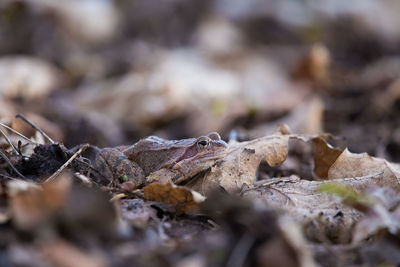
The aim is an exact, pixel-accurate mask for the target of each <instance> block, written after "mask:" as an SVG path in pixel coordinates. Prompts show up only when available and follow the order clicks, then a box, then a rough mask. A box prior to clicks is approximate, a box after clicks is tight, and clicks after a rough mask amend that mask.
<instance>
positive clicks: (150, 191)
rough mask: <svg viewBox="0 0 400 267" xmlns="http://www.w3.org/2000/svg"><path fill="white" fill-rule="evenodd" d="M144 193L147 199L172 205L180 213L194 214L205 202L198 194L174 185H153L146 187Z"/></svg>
mask: <svg viewBox="0 0 400 267" xmlns="http://www.w3.org/2000/svg"><path fill="white" fill-rule="evenodd" d="M143 191H144V197H145V198H146V199H148V200H153V201H159V202H165V203H169V204H172V205H174V206H175V209H176V210H177V212H179V213H182V212H186V213H187V212H193V211H194V209H196V207H197V205H198V204H199V203H201V202H203V201H204V200H205V197H204V196H202V195H201V194H199V193H198V192H196V191H193V190H190V189H188V188H187V187H184V186H176V185H174V184H172V183H167V184H159V183H152V184H149V185H147V186H145V187H144V188H143Z"/></svg>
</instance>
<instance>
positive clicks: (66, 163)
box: [44, 144, 89, 183]
mask: <svg viewBox="0 0 400 267" xmlns="http://www.w3.org/2000/svg"><path fill="white" fill-rule="evenodd" d="M88 147H89V144H86V145H84V146H82V147H81V148H80V149H79V150H78V151H76V153H75V154H74V155H72V157H71V158H69V159H68V160H67V162H65V163H64V164H63V165H62V166H61V167H60V168H59V169H58V170H57V171H56V172H55V173H53V174H52V175H51V176H50V177H49V178H47V179H46V181H44V182H45V183H47V182H50V181H51V180H53V179H54V178H55V177H57V176H58V175H59V174H60V173H61V172H62V171H63V170H64V169H65V168H66V167H68V165H69V164H71V162H72V161H73V160H74V159H75V158H76V157H77V156H79V155H80V154H81V153H82V152H83V151H84V150H85V149H86V148H88Z"/></svg>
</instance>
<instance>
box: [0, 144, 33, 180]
mask: <svg viewBox="0 0 400 267" xmlns="http://www.w3.org/2000/svg"><path fill="white" fill-rule="evenodd" d="M0 157H2V158H3V159H4V160H5V161H6V162H7V164H8V165H9V166H10V167H11V169H13V171H15V173H16V174H18V176H19V177H21V178H22V179H24V180H27V179H26V177H25V176H23V175H22V173H20V172H19V171H18V170H17V169H16V168H15V167H14V165H12V163H11V161H10V160H9V159H8V158H7V156H6V155H5V154H4V153H3V152H1V151H0Z"/></svg>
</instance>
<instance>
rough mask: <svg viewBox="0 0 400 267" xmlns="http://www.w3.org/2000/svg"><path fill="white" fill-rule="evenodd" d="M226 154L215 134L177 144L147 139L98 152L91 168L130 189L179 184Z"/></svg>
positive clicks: (222, 144)
mask: <svg viewBox="0 0 400 267" xmlns="http://www.w3.org/2000/svg"><path fill="white" fill-rule="evenodd" d="M227 150H228V144H227V143H226V142H225V141H223V140H222V139H221V137H220V135H219V134H218V133H217V132H211V133H209V134H208V135H205V136H200V137H197V138H188V139H181V140H166V139H163V138H160V137H157V136H149V137H147V138H144V139H141V140H139V141H138V142H137V143H135V144H133V145H131V146H121V147H116V148H104V149H101V150H100V151H99V153H97V155H96V159H95V164H96V167H97V169H98V170H100V171H101V172H102V174H103V175H104V176H105V177H107V178H108V179H109V180H110V181H111V182H115V181H119V183H124V182H128V181H129V183H130V184H131V188H132V187H133V188H140V187H143V186H145V185H147V184H149V183H153V182H160V183H167V182H172V183H174V184H181V183H183V182H185V181H187V180H190V179H191V178H192V177H194V176H196V174H199V173H201V172H203V171H206V170H207V169H209V168H211V167H212V166H214V165H215V164H216V162H217V161H218V160H220V159H221V158H223V157H224V156H225V155H226V153H227Z"/></svg>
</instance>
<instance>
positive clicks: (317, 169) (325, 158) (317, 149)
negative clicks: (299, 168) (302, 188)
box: [312, 137, 342, 179]
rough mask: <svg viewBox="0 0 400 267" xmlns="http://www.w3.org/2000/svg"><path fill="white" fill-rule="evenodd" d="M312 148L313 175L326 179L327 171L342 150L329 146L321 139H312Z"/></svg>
mask: <svg viewBox="0 0 400 267" xmlns="http://www.w3.org/2000/svg"><path fill="white" fill-rule="evenodd" d="M312 143H313V146H314V163H315V165H314V173H315V174H316V175H317V176H318V177H319V178H322V179H326V178H328V171H329V168H330V167H331V166H332V164H333V163H334V162H335V161H336V159H337V158H338V157H339V155H340V154H341V153H342V150H340V149H337V148H334V147H332V146H331V145H329V144H328V143H327V142H326V141H325V140H324V139H323V138H321V137H316V138H313V139H312Z"/></svg>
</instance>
